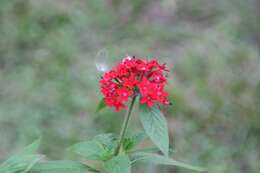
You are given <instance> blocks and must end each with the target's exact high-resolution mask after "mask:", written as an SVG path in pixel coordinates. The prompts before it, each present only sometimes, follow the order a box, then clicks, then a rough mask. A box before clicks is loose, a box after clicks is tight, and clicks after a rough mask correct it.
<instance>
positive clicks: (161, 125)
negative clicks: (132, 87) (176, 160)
mask: <svg viewBox="0 0 260 173" xmlns="http://www.w3.org/2000/svg"><path fill="white" fill-rule="evenodd" d="M140 119H141V122H142V124H143V127H144V130H145V132H146V134H147V135H148V136H149V137H150V139H151V140H152V141H153V143H154V144H155V145H156V146H157V147H158V148H159V149H160V150H161V151H162V152H163V154H164V155H166V156H168V153H169V135H168V128H167V122H166V119H165V118H164V116H163V114H162V113H161V111H160V110H159V109H157V108H156V106H153V107H152V108H149V107H148V106H147V105H140Z"/></svg>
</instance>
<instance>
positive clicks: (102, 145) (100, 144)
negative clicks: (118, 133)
mask: <svg viewBox="0 0 260 173" xmlns="http://www.w3.org/2000/svg"><path fill="white" fill-rule="evenodd" d="M116 144H117V141H116V139H115V138H114V137H113V135H112V134H102V135H97V136H96V137H95V138H94V139H93V140H91V141H86V142H81V143H78V144H75V145H73V146H72V147H70V150H72V151H73V152H75V153H77V154H79V155H81V156H83V157H84V158H86V159H88V160H102V161H106V160H108V159H110V158H111V157H112V156H113V153H114V149H115V147H116Z"/></svg>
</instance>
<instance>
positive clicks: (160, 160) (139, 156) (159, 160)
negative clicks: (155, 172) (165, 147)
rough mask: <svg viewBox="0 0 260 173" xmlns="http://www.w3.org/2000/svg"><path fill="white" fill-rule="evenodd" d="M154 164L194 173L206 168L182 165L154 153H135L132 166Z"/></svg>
mask: <svg viewBox="0 0 260 173" xmlns="http://www.w3.org/2000/svg"><path fill="white" fill-rule="evenodd" d="M138 162H141V163H153V164H159V165H171V166H178V167H182V168H186V169H190V170H193V171H205V169H204V168H201V167H197V166H192V165H189V164H186V163H182V162H179V161H176V160H173V159H171V158H169V157H165V156H161V155H158V154H153V153H144V152H140V153H135V154H133V155H132V159H131V164H135V163H138Z"/></svg>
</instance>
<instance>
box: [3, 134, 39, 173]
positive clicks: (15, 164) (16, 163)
mask: <svg viewBox="0 0 260 173" xmlns="http://www.w3.org/2000/svg"><path fill="white" fill-rule="evenodd" d="M39 144H40V139H38V140H36V141H35V142H33V143H32V144H30V145H29V146H27V147H26V148H25V149H24V150H23V151H22V152H20V153H19V154H17V155H14V156H12V157H10V158H9V159H8V160H6V161H5V162H3V163H2V164H1V165H0V172H1V173H16V172H19V173H26V172H28V171H29V170H30V169H31V168H32V167H33V166H34V165H35V164H36V163H37V162H38V161H39V160H41V159H42V157H43V156H42V155H37V154H34V153H35V152H36V150H37V149H38V147H39Z"/></svg>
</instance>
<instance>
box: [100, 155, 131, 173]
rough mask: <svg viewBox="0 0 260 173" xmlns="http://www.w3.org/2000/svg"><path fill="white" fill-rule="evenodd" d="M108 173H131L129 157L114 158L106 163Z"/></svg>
mask: <svg viewBox="0 0 260 173" xmlns="http://www.w3.org/2000/svg"><path fill="white" fill-rule="evenodd" d="M105 169H106V171H107V173H130V172H131V162H130V160H129V158H128V156H127V155H119V156H116V157H113V158H112V159H111V160H109V161H107V162H106V163H105Z"/></svg>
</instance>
